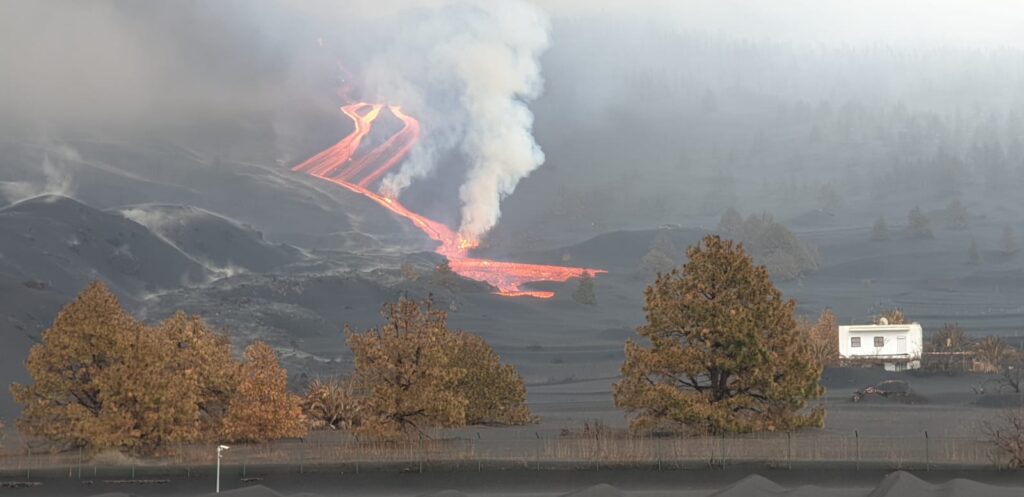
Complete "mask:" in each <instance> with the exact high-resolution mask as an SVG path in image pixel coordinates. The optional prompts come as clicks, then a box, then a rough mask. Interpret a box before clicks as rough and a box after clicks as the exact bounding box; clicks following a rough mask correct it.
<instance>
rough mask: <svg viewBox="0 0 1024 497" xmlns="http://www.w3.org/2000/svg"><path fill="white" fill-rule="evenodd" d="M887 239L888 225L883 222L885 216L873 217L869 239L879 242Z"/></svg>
mask: <svg viewBox="0 0 1024 497" xmlns="http://www.w3.org/2000/svg"><path fill="white" fill-rule="evenodd" d="M888 239H889V226H888V225H887V224H886V223H885V218H884V217H882V216H878V219H875V224H874V225H873V226H872V227H871V240H872V241H875V242H880V241H883V240H888Z"/></svg>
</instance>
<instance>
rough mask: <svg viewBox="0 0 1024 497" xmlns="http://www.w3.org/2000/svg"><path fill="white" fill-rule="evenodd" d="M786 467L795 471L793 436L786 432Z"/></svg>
mask: <svg viewBox="0 0 1024 497" xmlns="http://www.w3.org/2000/svg"><path fill="white" fill-rule="evenodd" d="M786 466H788V467H789V469H793V434H792V433H790V432H788V431H787V432H786Z"/></svg>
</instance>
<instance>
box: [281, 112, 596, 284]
mask: <svg viewBox="0 0 1024 497" xmlns="http://www.w3.org/2000/svg"><path fill="white" fill-rule="evenodd" d="M366 107H369V108H370V110H369V111H368V112H366V113H365V114H362V115H361V114H359V112H360V111H362V110H363V109H365V108H366ZM382 109H383V106H382V105H371V104H368V103H365V102H360V103H356V104H352V105H346V106H344V107H342V108H341V111H342V112H343V113H344V114H345V115H346V116H348V117H349V118H350V119H352V122H353V123H354V124H355V130H354V131H353V132H352V133H351V134H350V135H348V136H346V137H345V138H343V139H342V140H341V141H339V142H338V143H336V144H334V145H333V146H332V147H330V148H328V149H327V150H324V151H323V152H320V153H319V154H317V155H314V156H313V157H311V158H309V159H307V160H306V161H305V162H303V163H301V164H299V165H297V166H295V167H294V168H292V170H293V171H301V172H305V173H306V174H309V175H310V176H314V177H317V178H320V179H323V180H325V181H330V182H331V183H334V184H336V185H338V186H341V187H342V188H345V189H347V190H350V191H352V192H354V193H358V194H359V195H362V196H364V197H366V198H369V199H370V200H373V201H374V202H376V203H378V204H380V206H381V207H383V208H385V209H387V210H389V211H391V212H392V213H393V214H395V215H397V216H399V217H402V218H405V219H407V220H409V222H411V223H412V224H413V226H416V227H417V228H418V229H419V230H420V231H422V232H423V233H424V234H426V235H427V236H428V237H430V239H432V240H434V241H437V242H438V243H440V245H439V246H438V247H437V248H436V249H434V251H435V252H437V253H438V254H440V255H443V256H445V257H447V258H448V260H449V263H450V264H451V267H452V271H454V272H455V273H457V274H459V275H461V276H464V277H466V278H469V279H472V280H477V281H484V282H487V283H489V284H490V285H491V286H493V287H495V288H497V289H498V291H497V293H498V294H499V295H504V296H508V297H519V296H526V297H536V298H544V299H546V298H551V297H553V296H554V293H553V292H546V291H530V290H522V289H520V286H521V285H523V284H526V283H530V282H539V281H552V282H559V283H562V282H565V281H568V280H569V279H571V278H578V277H580V276H581V275H582V274H583V273H584V272H589V273H591V274H602V273H604V272H605V271H604V270H600V269H586V268H579V267H562V266H546V265H542V264H521V263H517V262H504V261H492V260H488V259H477V258H473V257H469V255H468V252H469V250H470V249H471V248H474V247H475V246H476V243H475V242H474V241H471V240H464V239H462V238H461V237H459V236H458V234H456V233H455V232H453V231H452V230H451V229H450V228H448V227H447V226H445V225H444V224H442V223H439V222H437V221H433V220H431V219H428V218H426V217H424V216H421V215H419V214H417V213H415V212H413V211H411V210H409V209H408V208H406V207H405V206H404V205H402V204H401V203H399V202H398V200H396V199H393V198H388V197H385V196H383V195H381V194H379V193H375V192H372V191H370V190H369V189H368V188H369V185H370V184H372V183H373V182H374V181H376V180H378V179H379V178H380V177H381V176H383V175H384V174H386V173H387V172H388V171H389V170H390V169H391V168H393V167H394V166H395V165H397V164H398V163H399V162H400V161H401V160H402V159H403V158H404V157H405V156H406V155H407V154H408V153H409V150H410V149H411V148H412V147H413V145H414V144H415V143H416V140H417V139H418V138H419V132H420V125H419V122H418V121H417V120H416V119H413V118H412V117H409V116H408V115H406V114H403V113H402V111H401V108H399V107H396V106H391V107H389V108H388V109H389V110H390V111H391V113H392V114H393V115H394V116H395V117H397V118H398V119H399V120H401V121H402V123H403V125H404V126H403V127H402V129H401V130H400V131H398V132H397V133H395V134H394V135H393V136H391V137H390V138H388V140H387V141H385V142H384V143H382V144H381V145H380V146H378V147H376V148H374V149H373V150H371V151H370V152H369V153H367V154H366V155H364V156H363V157H360V158H358V159H355V160H353V156H354V155H355V154H356V152H358V149H359V145H360V144H361V143H362V140H363V138H364V137H366V135H367V134H369V133H370V130H371V129H373V122H374V121H375V120H376V119H377V117H378V116H379V115H380V112H381V110H382ZM367 168H372V171H371V172H370V174H368V175H366V176H365V177H363V178H362V179H361V180H359V181H358V182H357V183H353V182H351V181H350V180H352V179H353V178H355V177H356V176H358V175H360V173H362V172H363V171H364V170H366V169H367Z"/></svg>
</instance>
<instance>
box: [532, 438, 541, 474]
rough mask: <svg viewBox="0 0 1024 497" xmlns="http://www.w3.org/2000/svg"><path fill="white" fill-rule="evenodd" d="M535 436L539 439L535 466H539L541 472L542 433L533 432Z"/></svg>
mask: <svg viewBox="0 0 1024 497" xmlns="http://www.w3.org/2000/svg"><path fill="white" fill-rule="evenodd" d="M533 435H534V436H535V437H537V455H536V457H535V458H534V459H535V464H536V465H537V471H540V446H541V439H540V433H537V432H533Z"/></svg>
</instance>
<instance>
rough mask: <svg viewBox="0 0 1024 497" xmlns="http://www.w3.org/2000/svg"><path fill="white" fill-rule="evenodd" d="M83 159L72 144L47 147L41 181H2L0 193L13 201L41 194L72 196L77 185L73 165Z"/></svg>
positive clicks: (42, 165)
mask: <svg viewBox="0 0 1024 497" xmlns="http://www.w3.org/2000/svg"><path fill="white" fill-rule="evenodd" d="M81 161H82V157H81V156H80V155H78V152H77V151H76V150H75V149H73V148H71V147H70V146H67V145H54V146H50V147H46V148H44V150H43V159H42V162H41V163H40V165H39V172H41V173H42V178H41V179H40V181H11V182H2V181H0V195H2V196H3V197H5V198H6V199H7V200H8V201H9V202H11V203H15V202H20V201H22V200H25V199H29V198H33V197H38V196H41V195H59V196H64V197H70V196H72V195H73V194H74V187H75V183H74V173H73V170H72V166H73V165H75V164H78V163H80V162H81Z"/></svg>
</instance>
